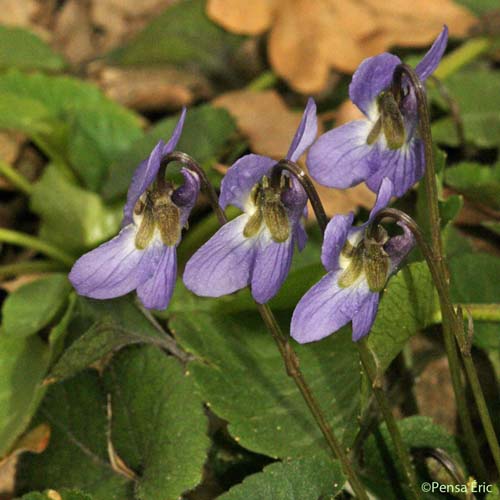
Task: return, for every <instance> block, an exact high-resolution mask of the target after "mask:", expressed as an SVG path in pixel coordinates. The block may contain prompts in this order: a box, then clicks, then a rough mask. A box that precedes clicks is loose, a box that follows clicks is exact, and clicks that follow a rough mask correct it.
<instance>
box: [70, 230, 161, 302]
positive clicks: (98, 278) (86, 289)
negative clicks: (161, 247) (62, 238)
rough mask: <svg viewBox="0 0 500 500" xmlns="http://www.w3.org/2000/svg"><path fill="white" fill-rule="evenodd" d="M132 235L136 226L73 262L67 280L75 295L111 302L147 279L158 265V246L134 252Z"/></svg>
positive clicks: (122, 231) (133, 235)
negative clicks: (76, 293) (110, 300)
mask: <svg viewBox="0 0 500 500" xmlns="http://www.w3.org/2000/svg"><path fill="white" fill-rule="evenodd" d="M135 235H136V227H135V226H134V225H133V224H130V225H128V226H126V227H125V228H123V229H122V230H121V231H120V233H119V234H118V236H115V237H114V238H113V239H112V240H110V241H107V242H106V243H103V244H102V245H100V246H99V247H97V248H96V249H94V250H92V251H91V252H88V253H86V254H85V255H82V257H80V258H79V259H78V260H77V261H76V262H75V264H74V266H73V268H72V269H71V272H70V274H69V280H70V281H71V283H72V284H73V286H74V287H75V289H76V291H77V292H78V294H79V295H83V296H85V297H92V298H94V299H111V298H113V297H119V296H121V295H125V294H127V293H129V292H131V291H132V290H134V289H135V288H137V287H138V286H139V285H140V284H141V283H143V282H144V281H146V280H148V279H149V278H150V276H151V275H152V273H153V271H154V268H155V265H156V264H157V262H158V245H155V244H152V245H150V246H149V247H148V248H146V249H145V250H138V249H137V248H136V246H135Z"/></svg>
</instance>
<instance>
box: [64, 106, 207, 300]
mask: <svg viewBox="0 0 500 500" xmlns="http://www.w3.org/2000/svg"><path fill="white" fill-rule="evenodd" d="M185 116H186V110H185V109H184V110H183V111H182V114H181V117H180V118H179V121H178V123H177V125H176V127H175V130H174V132H173V134H172V136H171V138H170V140H169V141H168V143H167V144H165V143H164V142H163V141H161V140H160V141H159V142H158V144H157V145H156V146H155V148H154V149H153V151H152V152H151V154H150V155H149V157H148V159H147V160H144V161H143V162H142V163H141V164H140V165H139V166H138V167H137V169H136V171H135V173H134V176H133V178H132V182H131V184H130V187H129V190H128V193H127V203H126V205H125V207H124V210H123V214H124V217H123V221H122V229H121V231H120V233H119V234H118V235H117V236H115V237H114V238H113V239H111V240H110V241H107V242H106V243H103V244H102V245H100V246H99V247H97V248H96V249H94V250H92V251H90V252H88V253H86V254H85V255H83V256H82V257H80V258H79V259H78V260H77V261H76V262H75V264H74V266H73V268H72V269H71V272H70V274H69V279H70V281H71V283H72V284H73V286H74V287H75V289H76V291H77V292H78V294H79V295H83V296H85V297H91V298H94V299H111V298H114V297H119V296H121V295H125V294H127V293H129V292H131V291H132V290H137V295H138V296H139V299H140V300H141V302H142V303H143V304H144V306H145V307H147V308H148V309H165V308H166V307H167V305H168V303H169V302H170V299H171V297H172V293H173V291H174V285H175V280H176V277H177V256H176V248H177V245H178V244H179V242H180V239H181V231H182V228H183V227H184V226H185V225H186V223H187V220H188V216H189V213H190V212H191V209H192V208H193V206H194V204H195V202H196V198H197V196H198V192H199V190H200V180H199V179H198V176H197V175H196V174H195V173H193V172H191V171H190V170H188V169H185V168H183V169H182V170H181V173H182V175H183V177H184V184H183V185H182V186H180V187H179V188H177V189H174V187H173V186H172V185H171V184H170V183H169V182H165V183H163V185H162V186H159V185H158V183H157V182H155V178H156V176H157V174H158V171H159V170H160V163H161V160H162V158H163V157H164V156H165V155H166V154H168V153H171V152H172V151H174V149H175V147H176V145H177V142H178V141H179V138H180V135H181V132H182V127H183V125H184V119H185Z"/></svg>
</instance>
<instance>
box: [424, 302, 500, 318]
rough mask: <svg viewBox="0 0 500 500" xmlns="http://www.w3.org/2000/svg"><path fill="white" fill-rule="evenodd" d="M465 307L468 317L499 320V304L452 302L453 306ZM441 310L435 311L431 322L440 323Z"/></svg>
mask: <svg viewBox="0 0 500 500" xmlns="http://www.w3.org/2000/svg"><path fill="white" fill-rule="evenodd" d="M458 307H461V308H462V309H465V310H466V311H467V312H468V313H469V314H470V317H471V318H472V319H474V320H476V321H491V322H500V304H454V306H453V308H454V309H456V308H458ZM442 320H443V315H442V313H441V310H439V311H436V312H435V313H434V316H433V318H432V322H433V323H441V321H442Z"/></svg>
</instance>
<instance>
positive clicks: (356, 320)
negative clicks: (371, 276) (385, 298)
mask: <svg viewBox="0 0 500 500" xmlns="http://www.w3.org/2000/svg"><path fill="white" fill-rule="evenodd" d="M379 297H380V294H379V293H372V292H369V295H368V296H367V297H366V299H365V301H364V302H363V304H362V306H361V308H360V309H359V311H358V312H357V313H356V314H355V315H354V316H353V318H352V340H353V341H354V342H357V341H358V340H359V339H361V338H363V337H364V336H365V335H367V334H368V333H370V330H371V328H372V325H373V322H374V321H375V317H376V316H377V310H378V301H379Z"/></svg>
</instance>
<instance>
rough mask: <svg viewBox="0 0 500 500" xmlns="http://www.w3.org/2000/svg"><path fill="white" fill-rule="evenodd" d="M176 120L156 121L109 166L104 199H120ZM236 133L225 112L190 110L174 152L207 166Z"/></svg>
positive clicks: (212, 109)
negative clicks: (177, 151) (184, 154)
mask: <svg viewBox="0 0 500 500" xmlns="http://www.w3.org/2000/svg"><path fill="white" fill-rule="evenodd" d="M177 120H178V117H172V118H167V119H165V120H161V121H159V122H158V123H156V125H155V126H154V127H153V128H152V129H151V130H149V131H148V132H147V133H146V134H145V135H144V137H142V138H141V139H139V140H137V141H136V142H134V144H133V145H132V146H131V147H130V148H129V149H128V150H127V151H126V152H125V153H123V154H122V155H121V156H119V157H118V158H117V159H116V161H114V162H113V163H112V165H111V167H110V169H109V175H108V177H107V179H106V182H105V183H104V185H103V188H102V194H103V196H104V198H106V199H111V198H115V197H118V196H123V195H124V194H125V193H126V192H127V189H128V186H129V184H130V181H131V179H132V175H133V173H134V171H135V169H136V168H137V166H138V165H139V164H140V162H141V161H143V160H144V159H145V158H147V157H148V155H149V153H150V152H151V150H152V149H153V148H154V146H155V145H156V143H157V142H158V141H159V140H160V139H163V140H167V139H168V138H169V137H170V135H171V134H172V132H173V130H174V128H175V125H176V124H177ZM235 130H236V125H235V122H234V120H233V118H232V117H231V115H230V114H229V113H228V112H227V111H225V110H223V109H221V108H214V107H212V106H210V105H202V106H199V107H197V108H192V109H190V110H189V111H188V112H187V115H186V121H185V123H184V129H183V131H182V136H181V139H180V141H179V144H178V145H177V149H178V150H179V151H184V152H185V153H188V154H190V155H191V156H192V157H193V158H194V159H195V160H196V161H197V162H199V163H200V164H201V165H204V166H206V165H209V164H211V163H213V162H214V161H215V160H216V159H217V158H218V156H219V155H220V153H221V151H222V149H223V147H224V146H225V144H226V143H227V141H228V139H229V138H230V136H231V135H232V134H233V133H234V132H235Z"/></svg>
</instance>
